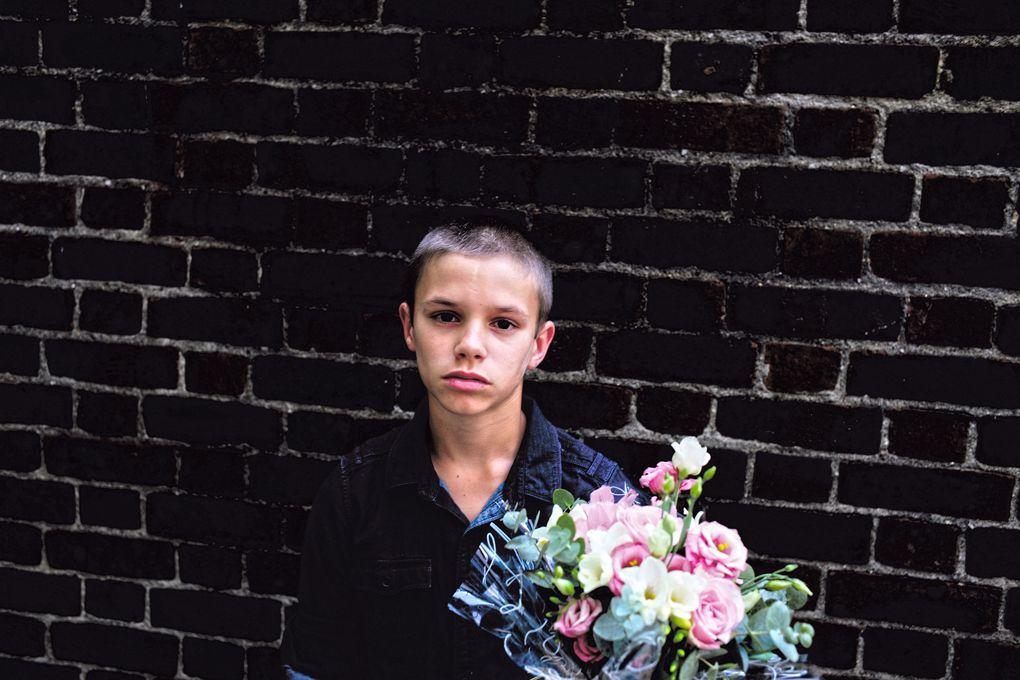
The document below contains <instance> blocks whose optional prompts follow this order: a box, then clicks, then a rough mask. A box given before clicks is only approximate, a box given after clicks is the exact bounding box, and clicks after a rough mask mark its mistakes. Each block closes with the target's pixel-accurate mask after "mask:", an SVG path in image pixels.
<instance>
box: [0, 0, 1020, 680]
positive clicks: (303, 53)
mask: <svg viewBox="0 0 1020 680" xmlns="http://www.w3.org/2000/svg"><path fill="white" fill-rule="evenodd" d="M1018 73H1020V9H1018V8H1017V6H1016V3H1015V2H1012V1H1010V0H858V1H857V2H853V3H847V2H841V1H839V0H689V1H685V2H679V1H674V0H628V2H617V0H475V1H473V2H454V1H453V0H430V1H428V2H425V1H422V0H221V1H219V2H211V1H205V0H0V468H2V469H0V677H4V678H7V677H11V678H15V677H17V678H22V677H26V678H27V677H31V678H60V679H63V678H68V679H71V678H78V679H79V680H82V679H84V680H114V679H116V680H127V679H129V678H131V679H133V678H140V677H173V676H177V677H195V678H241V677H247V678H259V679H262V678H279V677H280V671H279V668H278V657H277V652H276V646H277V645H278V643H279V640H280V634H281V631H282V630H283V627H284V625H285V621H286V616H287V613H288V609H289V607H290V606H291V605H292V604H293V602H294V599H293V596H294V595H295V592H296V584H297V579H298V569H299V565H300V554H299V551H300V547H301V539H302V535H303V523H304V521H305V519H306V516H307V511H308V507H309V504H310V503H311V500H312V498H313V495H314V493H315V491H316V489H317V488H318V485H319V483H320V482H321V480H322V479H323V477H324V475H325V474H326V473H327V471H328V470H329V469H330V467H331V465H332V464H333V462H334V461H335V459H336V457H337V456H338V455H339V454H340V453H342V452H344V451H347V450H349V449H350V448H351V447H352V446H354V445H355V444H356V443H357V442H359V441H362V440H364V439H365V438H367V437H370V436H373V435H375V434H378V433H380V432H382V431H385V430H387V429H389V428H390V427H392V426H393V425H394V424H397V423H399V422H401V421H402V420H403V419H404V418H406V417H408V411H409V410H410V409H411V408H412V407H413V406H414V405H415V404H416V402H417V400H418V398H419V397H420V396H421V394H422V390H421V384H420V381H419V380H418V379H417V376H416V370H415V365H414V361H413V356H411V355H410V354H409V353H408V352H407V351H406V348H405V347H404V346H403V344H402V343H401V342H400V336H399V335H398V328H399V325H398V321H397V318H396V312H395V310H396V305H397V303H398V302H399V297H398V296H399V282H400V276H401V273H402V271H403V266H404V263H405V262H406V258H407V256H408V254H409V253H410V251H411V249H412V248H413V247H414V245H415V244H416V243H417V242H418V240H419V239H420V237H421V236H422V235H423V234H424V233H425V231H426V230H427V229H428V228H429V227H431V226H433V225H435V224H438V223H441V222H445V221H448V220H452V219H458V220H468V221H472V220H479V221H496V222H499V223H503V224H508V225H511V226H514V227H517V228H520V229H523V230H524V231H526V232H527V234H528V235H529V236H530V238H531V239H532V240H533V241H534V242H535V243H537V244H538V246H539V247H540V248H541V249H542V250H543V252H545V253H546V254H547V255H548V256H549V257H550V258H551V259H552V260H553V261H554V262H555V264H556V299H555V306H554V308H553V318H554V320H555V321H556V322H557V325H558V333H557V337H556V340H555V342H554V344H553V347H552V350H551V352H550V354H549V356H548V358H547V360H546V362H545V363H544V364H543V366H542V370H541V371H538V372H536V374H535V375H534V376H533V379H531V380H529V382H528V383H527V390H528V392H529V393H530V394H532V395H533V396H535V397H536V398H538V399H539V401H540V402H541V403H542V405H543V408H544V409H545V410H546V412H547V413H548V415H549V416H550V418H551V419H553V420H554V422H556V423H557V424H560V425H562V426H564V427H566V428H568V429H570V430H571V431H573V432H575V433H577V434H578V435H579V436H582V437H584V438H585V439H586V440H588V441H589V442H590V443H592V444H593V445H594V446H596V447H597V448H600V449H601V450H604V451H606V452H607V453H609V454H610V455H612V456H614V457H616V458H617V459H618V460H620V461H621V462H622V463H623V464H624V465H625V466H627V468H628V469H629V470H630V471H631V472H634V473H636V472H638V471H639V470H640V469H641V468H642V467H643V466H645V465H647V464H648V463H650V462H651V461H653V460H655V459H657V458H658V457H660V456H662V455H663V454H664V451H668V441H669V440H670V439H673V438H677V437H679V436H680V435H685V434H697V435H699V436H701V438H702V440H703V441H704V442H705V443H706V444H708V445H709V446H710V447H711V448H712V449H713V451H714V454H715V459H716V461H717V462H718V464H719V467H720V472H721V473H720V477H719V478H718V480H717V481H715V482H713V483H712V484H711V485H710V486H709V489H710V495H711V497H712V500H713V502H712V505H711V513H712V516H713V517H715V518H717V519H719V520H721V521H726V522H732V523H733V524H735V525H736V526H738V527H739V528H740V529H741V530H742V531H743V532H744V535H745V538H746V539H747V541H748V543H749V544H750V547H751V549H752V551H753V553H754V555H755V557H756V559H757V562H758V564H760V565H774V564H781V563H783V562H785V561H789V560H793V561H797V562H799V563H801V564H802V565H803V569H802V571H803V573H804V578H805V579H806V580H807V581H808V582H809V583H810V584H811V586H812V588H813V589H814V590H815V593H816V594H815V596H814V597H812V599H811V601H810V603H809V605H808V609H807V612H806V613H805V616H806V618H808V619H810V620H811V621H813V622H815V624H816V625H817V628H818V635H817V636H816V638H815V640H816V646H815V648H814V649H813V650H812V652H811V656H812V659H813V660H814V661H816V662H817V663H819V664H820V665H821V666H822V667H823V668H824V669H825V675H826V677H827V678H831V679H832V680H851V679H863V678H882V679H885V680H893V679H895V678H900V679H905V678H960V679H961V680H968V679H971V678H989V677H1000V678H1005V677H1012V675H1011V673H1013V670H1011V669H1015V668H1016V667H1017V666H1018V664H1020V558H1018V555H1020V529H1018V528H1017V512H1018V509H1017V478H1018V476H1020V449H1018V447H1017V443H1016V442H1017V441H1018V439H1020V238H1018V235H1017V210H1016V201H1017V189H1018V181H1017V167H1018V166H1020V78H1018V77H1017V75H1018ZM592 404H598V405H599V407H598V408H592V407H591V405H592ZM664 447H666V448H665V449H664Z"/></svg>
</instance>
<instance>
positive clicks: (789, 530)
mask: <svg viewBox="0 0 1020 680" xmlns="http://www.w3.org/2000/svg"><path fill="white" fill-rule="evenodd" d="M712 484H715V480H713V481H712V482H711V483H709V485H708V487H707V488H709V489H710V488H712ZM711 518H712V520H713V521H716V522H722V523H723V524H725V525H726V526H731V527H740V535H741V537H743V539H744V542H745V544H746V545H747V547H748V549H750V550H753V551H754V552H755V553H757V554H763V555H771V556H774V557H781V558H794V559H805V560H825V561H829V562H840V563H844V564H864V563H866V562H867V561H868V542H869V540H870V537H871V518H870V517H864V516H862V515H833V514H829V513H825V512H815V511H813V510H800V509H796V510H795V509H792V508H777V507H770V506H761V505H744V504H734V503H727V504H725V505H724V504H722V503H716V504H714V505H713V506H712V511H711ZM804 536H810V537H811V540H809V541H805V540H804Z"/></svg>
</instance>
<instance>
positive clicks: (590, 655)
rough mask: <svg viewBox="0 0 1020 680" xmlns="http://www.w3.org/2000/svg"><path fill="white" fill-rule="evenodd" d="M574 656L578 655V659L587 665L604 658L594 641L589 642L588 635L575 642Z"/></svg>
mask: <svg viewBox="0 0 1020 680" xmlns="http://www.w3.org/2000/svg"><path fill="white" fill-rule="evenodd" d="M574 654H577V658H578V659H580V660H581V661H584V662H585V663H588V662H590V661H598V660H599V659H601V658H602V652H600V651H599V648H598V647H596V646H595V643H594V641H589V637H588V636H587V635H585V636H582V637H579V638H577V639H576V640H574Z"/></svg>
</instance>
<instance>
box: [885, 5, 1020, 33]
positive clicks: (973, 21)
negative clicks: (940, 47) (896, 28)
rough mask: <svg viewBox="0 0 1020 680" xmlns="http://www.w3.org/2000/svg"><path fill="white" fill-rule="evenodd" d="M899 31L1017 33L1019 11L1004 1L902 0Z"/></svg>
mask: <svg viewBox="0 0 1020 680" xmlns="http://www.w3.org/2000/svg"><path fill="white" fill-rule="evenodd" d="M900 32H901V33H952V34H955V35H966V34H991V35H1016V34H1018V33H1020V13H1017V11H1016V6H1015V5H1013V4H1012V3H1009V2H1001V0H903V2H901V4H900Z"/></svg>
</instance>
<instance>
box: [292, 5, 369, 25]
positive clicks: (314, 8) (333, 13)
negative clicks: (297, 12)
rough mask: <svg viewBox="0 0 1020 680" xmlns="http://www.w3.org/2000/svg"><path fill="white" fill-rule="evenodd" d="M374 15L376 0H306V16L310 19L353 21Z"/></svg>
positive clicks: (366, 19)
mask: <svg viewBox="0 0 1020 680" xmlns="http://www.w3.org/2000/svg"><path fill="white" fill-rule="evenodd" d="M375 16H376V0H308V18H309V19H310V20H312V21H328V22H334V21H335V22H341V23H353V22H358V21H370V20H373V19H375Z"/></svg>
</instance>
